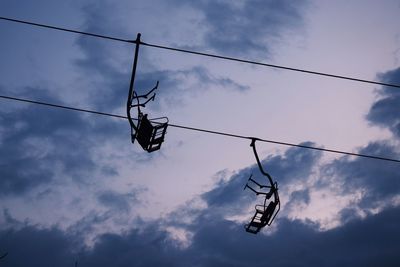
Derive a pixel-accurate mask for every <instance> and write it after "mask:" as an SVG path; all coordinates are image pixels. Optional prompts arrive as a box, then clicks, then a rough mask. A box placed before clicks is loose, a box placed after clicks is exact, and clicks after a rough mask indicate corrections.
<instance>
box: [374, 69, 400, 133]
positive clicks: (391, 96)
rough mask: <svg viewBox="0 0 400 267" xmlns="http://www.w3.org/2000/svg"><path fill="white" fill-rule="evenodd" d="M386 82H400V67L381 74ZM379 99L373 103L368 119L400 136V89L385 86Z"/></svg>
mask: <svg viewBox="0 0 400 267" xmlns="http://www.w3.org/2000/svg"><path fill="white" fill-rule="evenodd" d="M380 78H381V81H382V82H384V83H393V84H400V68H398V69H395V70H392V71H388V72H386V73H384V74H381V75H380ZM378 94H379V97H380V98H379V99H378V100H377V101H376V102H375V103H374V104H373V105H372V107H371V109H370V111H369V113H368V115H367V119H368V120H369V121H370V122H371V123H372V124H374V125H379V126H382V127H386V128H388V129H390V130H391V131H392V133H393V134H394V135H395V136H396V137H397V138H399V137H400V116H399V114H400V91H399V90H398V89H396V88H393V87H383V89H381V90H379V91H378Z"/></svg>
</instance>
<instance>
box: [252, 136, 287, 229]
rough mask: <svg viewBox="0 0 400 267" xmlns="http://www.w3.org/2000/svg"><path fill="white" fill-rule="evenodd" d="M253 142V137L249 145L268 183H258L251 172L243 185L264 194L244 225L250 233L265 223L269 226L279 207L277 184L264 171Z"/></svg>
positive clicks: (257, 193) (254, 141) (256, 192)
mask: <svg viewBox="0 0 400 267" xmlns="http://www.w3.org/2000/svg"><path fill="white" fill-rule="evenodd" d="M255 143H256V139H255V138H253V139H252V141H251V144H250V146H251V147H253V152H254V155H255V157H256V160H257V164H258V167H259V169H260V172H261V173H262V174H263V175H264V176H266V177H267V178H268V181H269V185H263V184H261V183H259V182H258V181H256V180H255V179H253V178H252V177H253V175H252V174H251V175H250V177H249V179H248V181H247V183H246V185H245V187H244V190H245V189H246V188H248V189H250V190H251V191H253V192H254V193H255V194H256V196H258V195H263V196H264V202H263V204H257V205H256V206H255V214H254V216H253V217H252V218H251V220H250V222H249V223H248V224H246V225H245V229H246V232H249V233H252V234H257V233H258V232H259V231H260V230H261V228H263V227H265V226H266V225H268V226H270V225H271V224H272V222H273V221H274V219H275V217H276V215H277V214H278V212H279V210H280V208H281V206H280V200H279V194H278V184H277V182H273V181H272V177H271V176H270V175H269V174H268V173H267V172H265V171H264V169H263V167H262V165H261V162H260V159H259V157H258V154H257V151H256V145H255ZM255 186H257V187H258V189H254V187H255ZM265 189H268V190H265ZM272 196H274V198H273V200H271V201H269V199H270V198H271V197H272Z"/></svg>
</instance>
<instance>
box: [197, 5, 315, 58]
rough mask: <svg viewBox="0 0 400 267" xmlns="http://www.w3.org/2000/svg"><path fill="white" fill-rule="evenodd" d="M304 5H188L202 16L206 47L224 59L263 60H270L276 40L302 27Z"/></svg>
mask: <svg viewBox="0 0 400 267" xmlns="http://www.w3.org/2000/svg"><path fill="white" fill-rule="evenodd" d="M307 2H308V1H303V0H301V1H295V2H293V1H273V0H271V1H270V0H268V1H264V0H256V1H236V2H232V1H212V0H202V1H195V2H191V3H190V5H191V6H193V7H194V8H196V9H198V10H200V11H201V12H202V14H203V16H204V18H203V23H204V24H205V25H206V31H205V34H204V37H203V38H204V42H205V44H206V46H207V47H211V48H213V49H214V50H216V51H218V52H221V53H224V54H228V55H241V56H243V55H253V56H259V55H262V56H263V57H265V56H271V51H270V50H271V47H272V44H273V43H275V41H276V40H277V39H279V38H281V37H282V36H283V35H284V34H285V33H288V32H290V30H293V29H299V26H301V25H302V24H303V13H304V12H305V7H306V6H307ZM221 10H223V11H224V12H221Z"/></svg>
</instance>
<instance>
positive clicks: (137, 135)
mask: <svg viewBox="0 0 400 267" xmlns="http://www.w3.org/2000/svg"><path fill="white" fill-rule="evenodd" d="M158 119H162V120H164V122H163V123H159V122H155V120H158ZM155 120H152V121H150V120H149V119H148V118H147V114H144V115H143V114H142V113H140V114H139V118H138V126H137V128H138V129H137V131H136V132H132V143H133V142H134V141H135V139H137V140H138V142H139V144H140V145H141V146H142V148H143V149H144V150H146V151H147V152H149V153H150V152H153V151H156V150H158V149H160V148H161V144H162V142H163V141H164V137H165V134H166V132H167V127H168V118H167V117H162V118H157V119H155Z"/></svg>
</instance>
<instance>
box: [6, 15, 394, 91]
mask: <svg viewBox="0 0 400 267" xmlns="http://www.w3.org/2000/svg"><path fill="white" fill-rule="evenodd" d="M0 19H1V20H6V21H10V22H16V23H22V24H27V25H30V26H36V27H42V28H48V29H52V30H58V31H64V32H70V33H76V34H82V35H87V36H92V37H97V38H103V39H109V40H113V41H119V42H125V43H131V44H136V41H135V40H127V39H121V38H116V37H111V36H106V35H100V34H95V33H89V32H84V31H76V30H70V29H66V28H60V27H55V26H50V25H46V24H39V23H34V22H29V21H25V20H18V19H13V18H6V17H0ZM140 44H141V45H144V46H148V47H153V48H158V49H164V50H169V51H175V52H181V53H188V54H193V55H198V56H205V57H212V58H218V59H223V60H229V61H236V62H240V63H246V64H252V65H258V66H263V67H269V68H276V69H283V70H288V71H295V72H300V73H305V74H311V75H318V76H324V77H330V78H336V79H342V80H349V81H354V82H361V83H369V84H376V85H381V86H388V87H395V88H400V85H399V84H393V83H383V82H377V81H372V80H365V79H359V78H354V77H349V76H342V75H336V74H330V73H325V72H318V71H312V70H306V69H300V68H292V67H287V66H282V65H274V64H268V63H263V62H258V61H251V60H246V59H240V58H235V57H227V56H220V55H216V54H209V53H203V52H197V51H191V50H186V49H181V48H174V47H168V46H163V45H157V44H151V43H145V42H140Z"/></svg>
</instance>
